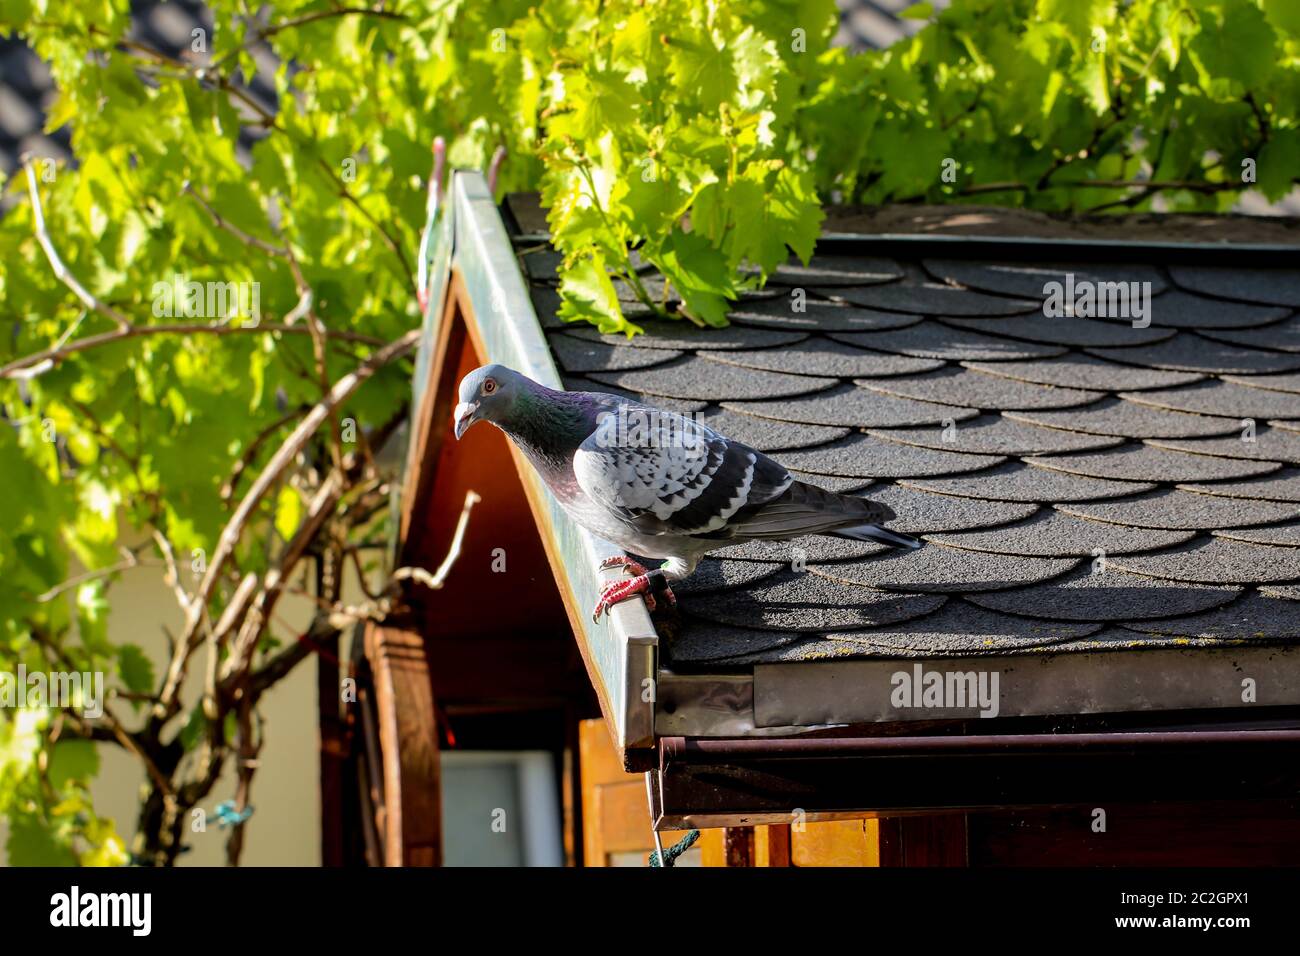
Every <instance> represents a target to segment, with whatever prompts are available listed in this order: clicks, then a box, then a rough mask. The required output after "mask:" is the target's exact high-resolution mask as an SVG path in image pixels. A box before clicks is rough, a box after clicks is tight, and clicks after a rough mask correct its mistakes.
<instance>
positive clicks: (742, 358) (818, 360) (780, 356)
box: [712, 336, 943, 378]
mask: <svg viewBox="0 0 1300 956" xmlns="http://www.w3.org/2000/svg"><path fill="white" fill-rule="evenodd" d="M712 357H713V358H715V359H716V360H717V361H719V362H732V363H734V364H736V365H742V366H744V367H745V368H761V369H770V370H772V371H777V372H790V373H791V374H793V375H835V376H838V377H840V378H886V377H891V376H894V375H913V374H916V373H917V372H929V371H932V370H933V369H937V368H942V367H943V362H942V361H940V360H939V359H924V358H912V357H911V356H909V355H889V354H887V353H885V352H870V351H868V350H866V349H861V348H857V347H856V346H853V345H845V344H844V343H843V342H836V341H835V340H834V339H827V338H822V337H820V336H819V337H817V338H815V339H808V340H807V341H805V342H799V343H797V344H796V345H791V346H789V347H788V348H775V349H755V350H753V351H748V350H747V351H727V352H722V351H719V352H717V353H716V354H714V355H713V356H712Z"/></svg>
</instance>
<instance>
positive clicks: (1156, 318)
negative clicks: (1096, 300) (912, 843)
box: [520, 241, 1300, 669]
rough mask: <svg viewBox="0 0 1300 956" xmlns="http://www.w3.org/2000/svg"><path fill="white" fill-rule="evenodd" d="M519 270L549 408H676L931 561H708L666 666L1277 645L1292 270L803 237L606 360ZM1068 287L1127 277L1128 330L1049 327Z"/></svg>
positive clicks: (1284, 599) (1288, 616) (1299, 574)
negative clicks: (728, 307)
mask: <svg viewBox="0 0 1300 956" xmlns="http://www.w3.org/2000/svg"><path fill="white" fill-rule="evenodd" d="M528 248H531V249H532V250H533V251H531V252H526V251H525V250H524V249H523V248H522V247H521V253H524V254H521V257H520V258H521V261H522V264H523V266H524V268H525V270H526V273H525V274H527V275H528V276H530V277H531V278H530V281H531V285H532V293H533V300H534V303H535V305H536V306H537V310H538V315H539V317H540V319H541V321H542V323H543V325H544V326H545V327H546V328H547V330H548V332H547V335H548V339H549V342H550V345H551V350H552V353H553V355H554V357H555V360H556V363H557V365H558V366H559V368H560V370H561V372H562V373H563V374H564V376H565V379H566V383H567V384H568V385H569V386H570V387H571V388H575V389H584V390H601V391H613V392H622V393H627V394H632V395H636V396H640V397H642V398H643V399H644V400H646V401H649V402H651V403H652V404H659V405H662V406H665V407H670V408H674V409H681V410H698V411H700V412H701V414H702V415H703V417H704V420H705V421H706V422H707V423H709V424H711V425H712V426H714V427H716V428H718V429H719V430H721V431H723V432H724V433H726V434H728V435H731V436H732V437H735V438H737V439H739V440H743V441H746V442H749V443H750V444H752V445H754V447H756V448H759V449H761V450H763V451H765V452H768V453H770V454H772V455H773V456H774V457H775V458H777V459H778V460H780V461H781V462H782V463H783V464H785V465H787V466H788V467H790V468H791V469H795V470H797V471H798V472H799V473H800V477H803V478H805V479H806V480H810V481H814V482H816V483H820V484H823V485H824V486H826V487H829V488H833V489H835V490H840V491H846V492H847V491H852V492H854V493H861V494H864V495H866V496H867V497H870V498H873V499H877V500H880V501H883V502H884V503H886V504H888V505H889V506H890V507H891V508H893V509H894V510H895V511H896V512H897V514H898V520H897V521H896V522H895V523H894V526H895V527H897V528H899V529H900V530H904V531H911V532H915V533H921V534H923V535H924V536H925V537H926V538H927V539H928V540H929V544H928V546H927V547H925V548H923V549H921V550H919V551H916V552H911V553H905V554H903V553H898V552H886V551H885V550H884V549H882V548H880V547H879V546H877V545H873V544H864V543H859V542H850V541H840V540H836V539H829V538H806V539H799V540H796V541H793V542H787V543H767V542H754V543H749V544H745V545H740V546H735V547H732V548H729V549H727V550H724V551H719V552H716V553H715V555H713V556H711V557H710V558H707V559H706V560H705V561H704V563H703V564H702V565H701V567H700V569H699V570H698V571H697V573H696V575H695V576H694V577H693V578H692V579H690V580H689V581H687V582H684V583H683V584H682V585H681V586H680V587H679V589H678V590H679V593H680V597H681V601H680V610H681V616H680V618H679V620H678V622H677V624H676V625H675V626H671V627H670V628H669V633H667V634H665V635H664V636H665V637H666V638H667V640H666V641H665V642H664V646H665V651H666V654H665V660H666V661H667V662H668V663H669V664H670V665H671V666H673V667H677V668H691V667H697V668H705V669H708V668H718V667H723V668H725V667H735V666H738V665H746V664H753V663H762V662H773V661H799V660H811V659H825V658H841V657H871V656H894V657H907V656H918V655H933V654H943V655H970V654H983V655H997V654H1006V653H1026V652H1036V653H1046V652H1053V653H1057V652H1061V653H1064V652H1071V651H1089V650H1097V649H1123V648H1131V647H1160V646H1201V645H1216V644H1217V645H1223V644H1234V643H1239V642H1244V643H1269V642H1294V641H1295V640H1296V639H1300V530H1298V529H1300V522H1297V520H1296V519H1297V518H1300V504H1298V503H1300V378H1298V377H1297V376H1298V375H1300V343H1298V342H1297V338H1296V336H1297V334H1298V333H1297V329H1298V328H1300V313H1298V312H1297V310H1298V309H1300V280H1298V279H1297V276H1300V273H1297V272H1296V271H1295V270H1293V269H1283V268H1274V267H1268V268H1264V267H1256V266H1254V265H1253V264H1251V263H1242V264H1238V265H1224V266H1205V265H1182V264H1178V263H1177V261H1176V256H1175V258H1174V260H1171V261H1167V262H1162V261H1160V259H1161V257H1157V256H1152V257H1151V261H1144V260H1143V258H1142V253H1141V251H1140V248H1139V250H1138V251H1136V252H1134V251H1125V252H1124V253H1122V254H1120V255H1117V256H1116V259H1117V261H1115V262H1112V263H1107V262H1095V261H1078V262H1075V263H1071V261H1070V258H1069V255H1068V254H1061V253H1060V252H1059V251H1058V252H1057V254H1056V255H1055V256H1054V257H1053V261H1051V262H1050V263H1043V262H1038V261H1011V260H1008V259H1005V258H999V259H988V260H982V259H979V258H945V257H939V256H934V255H932V254H926V253H925V250H924V247H923V245H921V244H917V246H916V248H917V251H916V252H912V251H911V249H910V247H909V245H908V244H907V243H899V244H898V249H897V252H896V254H894V255H892V256H887V257H882V256H881V255H879V254H877V253H875V252H872V253H870V254H868V253H865V252H863V253H861V254H856V253H851V252H849V253H846V252H844V251H842V249H841V248H840V247H837V246H836V244H835V243H833V242H826V241H824V242H823V244H822V246H821V247H820V248H821V250H823V251H822V252H820V253H819V255H818V256H817V257H816V258H814V260H813V261H812V263H810V264H809V266H807V267H803V266H799V265H797V264H793V265H791V266H790V267H788V268H784V269H782V270H779V271H778V272H777V273H776V274H775V276H774V277H773V279H772V281H771V282H770V283H769V285H768V287H767V289H766V290H764V292H763V293H761V294H758V295H755V296H753V297H752V298H749V299H746V300H745V301H743V302H741V303H738V305H737V307H736V308H735V310H734V312H733V315H732V321H733V324H732V325H731V326H730V327H729V328H727V329H721V330H715V329H708V330H700V329H695V328H694V327H692V326H690V325H689V324H686V323H684V322H683V323H680V324H679V323H674V322H662V321H645V322H641V324H642V325H644V326H645V327H646V329H647V334H645V335H642V336H637V337H635V338H633V339H627V338H625V337H624V336H621V335H601V334H600V333H598V332H597V331H596V330H595V329H593V328H591V327H588V326H581V325H564V324H562V323H560V322H559V321H558V320H557V319H556V318H555V309H556V307H557V305H558V297H557V296H556V294H555V291H554V282H555V264H556V257H555V255H554V253H553V252H552V251H551V250H549V249H548V248H542V249H538V248H537V247H536V244H535V243H533V244H532V245H530V246H529V247H528ZM845 248H851V247H850V246H846V247H845ZM1066 248H1068V247H1066ZM1093 257H1094V258H1095V253H1094V255H1093ZM1121 259H1122V261H1119V260H1121ZM1065 273H1073V274H1074V279H1075V282H1076V283H1078V282H1081V281H1086V280H1092V281H1105V282H1117V281H1138V282H1143V281H1145V282H1150V283H1151V291H1152V299H1151V313H1150V325H1149V326H1148V327H1145V328H1143V327H1135V324H1134V323H1133V322H1132V321H1131V320H1124V319H1116V318H1108V319H1088V318H1080V317H1062V318H1049V317H1045V315H1044V314H1043V296H1044V289H1043V286H1044V283H1045V282H1047V281H1052V280H1059V281H1064V276H1065ZM794 288H800V289H803V290H804V292H805V294H806V295H807V297H808V298H807V309H806V311H802V312H798V311H793V310H792V305H791V303H792V301H793V300H794V298H795V297H793V296H792V290H793V289H794ZM639 311H640V310H639V307H637V306H635V305H632V306H630V307H629V314H630V315H632V316H633V317H637V318H638V321H640V319H639V317H638V316H637V313H638V312H639ZM1138 325H1139V326H1140V325H1141V323H1138ZM1247 419H1248V420H1250V421H1251V423H1253V429H1254V431H1253V436H1252V434H1251V432H1250V430H1249V426H1248V425H1247V423H1246V422H1245V421H1244V420H1247ZM1252 438H1253V440H1248V439H1252ZM792 563H793V565H794V566H793V567H792ZM805 568H806V570H804V569H805ZM661 629H662V628H661Z"/></svg>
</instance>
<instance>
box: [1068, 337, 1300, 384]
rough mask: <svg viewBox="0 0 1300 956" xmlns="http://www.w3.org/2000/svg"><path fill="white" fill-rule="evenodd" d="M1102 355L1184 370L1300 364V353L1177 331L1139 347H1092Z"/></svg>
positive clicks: (1243, 371) (1258, 370)
mask: <svg viewBox="0 0 1300 956" xmlns="http://www.w3.org/2000/svg"><path fill="white" fill-rule="evenodd" d="M1089 352H1090V353H1091V354H1093V355H1096V356H1097V357H1099V358H1104V359H1112V360H1114V361H1116V362H1124V363H1126V364H1129V365H1139V366H1143V367H1147V368H1163V369H1172V370H1174V371H1181V372H1215V373H1219V372H1233V373H1236V374H1239V375H1255V374H1263V373H1267V372H1291V371H1294V370H1296V369H1298V368H1300V355H1292V354H1288V353H1285V352H1265V351H1264V350H1262V349H1249V348H1245V347H1243V346H1239V345H1229V344H1227V343H1226V342H1216V341H1214V340H1213V339H1207V338H1204V337H1203V336H1199V335H1196V333H1194V332H1189V333H1184V334H1181V335H1177V336H1175V337H1174V338H1172V339H1169V340H1168V341H1166V342H1158V343H1156V344H1155V345H1143V346H1139V347H1136V348H1118V349H1089Z"/></svg>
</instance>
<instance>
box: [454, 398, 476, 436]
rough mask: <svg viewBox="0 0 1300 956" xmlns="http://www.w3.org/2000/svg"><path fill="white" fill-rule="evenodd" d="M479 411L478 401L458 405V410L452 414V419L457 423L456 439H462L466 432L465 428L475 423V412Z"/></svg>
mask: <svg viewBox="0 0 1300 956" xmlns="http://www.w3.org/2000/svg"><path fill="white" fill-rule="evenodd" d="M477 411H478V402H461V403H460V404H459V405H457V406H456V411H455V413H454V414H453V415H452V420H453V421H454V422H455V423H456V440H457V441H460V436H461V435H463V434H465V429H467V428H469V426H470V425H473V424H474V422H475V421H476V419H475V418H474V413H475V412H477Z"/></svg>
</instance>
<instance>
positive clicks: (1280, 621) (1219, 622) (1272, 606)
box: [1120, 592, 1300, 641]
mask: <svg viewBox="0 0 1300 956" xmlns="http://www.w3.org/2000/svg"><path fill="white" fill-rule="evenodd" d="M1120 626H1121V627H1124V628H1126V629H1129V630H1133V631H1141V632H1145V633H1148V634H1165V635H1169V636H1171V637H1191V638H1202V639H1204V638H1213V639H1216V640H1228V641H1232V640H1247V641H1248V640H1252V639H1253V640H1258V639H1259V638H1287V637H1290V638H1295V637H1300V606H1297V605H1296V604H1295V603H1294V602H1292V601H1287V600H1284V599H1281V598H1275V597H1268V596H1267V595H1263V594H1260V593H1258V592H1250V593H1247V594H1245V595H1243V596H1242V597H1240V598H1238V599H1237V600H1236V601H1233V602H1232V603H1231V604H1226V605H1224V606H1223V607H1220V608H1215V609H1214V610H1212V611H1203V612H1202V613H1200V614H1193V615H1190V616H1188V617H1175V618H1167V619H1164V620H1154V621H1127V622H1122V623H1121V625H1120Z"/></svg>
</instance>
